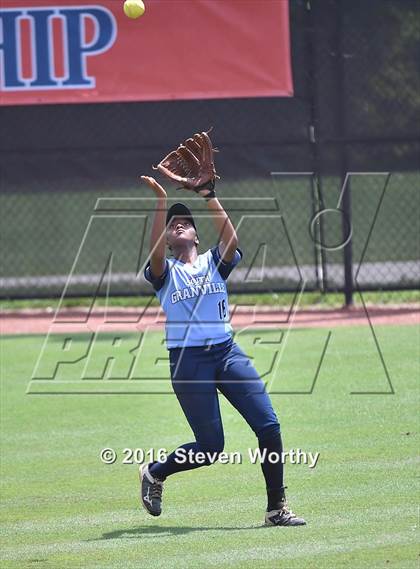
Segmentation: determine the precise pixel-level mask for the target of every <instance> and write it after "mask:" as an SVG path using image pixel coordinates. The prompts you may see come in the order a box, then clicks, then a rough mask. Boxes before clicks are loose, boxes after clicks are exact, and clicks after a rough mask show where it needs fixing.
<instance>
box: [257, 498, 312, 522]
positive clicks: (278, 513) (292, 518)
mask: <svg viewBox="0 0 420 569" xmlns="http://www.w3.org/2000/svg"><path fill="white" fill-rule="evenodd" d="M265 525H266V526H305V525H306V522H305V520H304V519H303V518H298V517H297V516H296V514H294V513H293V512H292V510H289V508H288V507H287V504H286V502H285V503H284V505H283V506H282V507H281V508H280V509H279V510H271V511H270V512H266V513H265Z"/></svg>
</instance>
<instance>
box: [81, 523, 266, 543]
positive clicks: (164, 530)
mask: <svg viewBox="0 0 420 569" xmlns="http://www.w3.org/2000/svg"><path fill="white" fill-rule="evenodd" d="M264 527H267V526H265V525H263V524H260V525H252V526H246V527H243V526H242V527H221V526H215V527H203V526H199V527H190V526H180V527H176V526H138V527H135V528H131V529H128V528H127V529H117V530H115V531H110V532H107V533H103V534H102V536H101V537H98V538H96V539H87V540H86V541H101V540H104V539H127V538H137V537H142V536H143V537H144V536H156V535H163V534H169V535H184V534H188V533H191V532H194V531H240V530H251V529H259V528H264Z"/></svg>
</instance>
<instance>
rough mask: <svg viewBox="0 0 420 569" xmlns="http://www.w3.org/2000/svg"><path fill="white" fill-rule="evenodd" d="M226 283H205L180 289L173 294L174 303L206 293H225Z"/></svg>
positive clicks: (172, 300)
mask: <svg viewBox="0 0 420 569" xmlns="http://www.w3.org/2000/svg"><path fill="white" fill-rule="evenodd" d="M225 292H226V285H225V283H224V282H216V283H212V282H210V283H204V284H201V285H196V286H189V287H186V288H183V289H180V290H176V291H174V292H173V293H172V295H171V302H172V304H176V303H177V302H179V301H180V300H186V299H187V298H194V297H195V296H199V295H200V294H201V295H205V294H218V293H225Z"/></svg>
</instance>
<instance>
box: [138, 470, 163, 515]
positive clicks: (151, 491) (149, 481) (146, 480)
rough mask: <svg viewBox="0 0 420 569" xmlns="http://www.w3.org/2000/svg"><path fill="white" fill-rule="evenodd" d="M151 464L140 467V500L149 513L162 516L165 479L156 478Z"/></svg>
mask: <svg viewBox="0 0 420 569" xmlns="http://www.w3.org/2000/svg"><path fill="white" fill-rule="evenodd" d="M149 466H150V465H149V464H144V465H143V466H141V467H140V468H139V478H140V500H141V503H142V504H143V507H144V508H145V509H146V510H147V511H148V512H149V514H151V515H152V516H160V514H161V513H162V508H161V505H162V490H163V480H159V479H158V478H154V477H153V476H152V475H151V474H150V472H149Z"/></svg>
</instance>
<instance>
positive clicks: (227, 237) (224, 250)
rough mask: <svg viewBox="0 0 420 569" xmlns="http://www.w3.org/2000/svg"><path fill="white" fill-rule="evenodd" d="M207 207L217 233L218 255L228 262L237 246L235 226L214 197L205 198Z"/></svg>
mask: <svg viewBox="0 0 420 569" xmlns="http://www.w3.org/2000/svg"><path fill="white" fill-rule="evenodd" d="M207 207H208V209H209V211H210V212H211V215H212V219H213V222H214V225H215V226H216V230H217V232H218V234H219V251H220V257H221V259H222V261H225V262H226V263H230V261H232V259H233V258H234V256H235V251H236V249H237V247H238V237H237V235H236V231H235V228H234V226H233V224H232V222H231V220H230V219H229V217H228V215H227V213H226V212H225V210H224V209H223V206H222V204H221V203H220V202H219V200H218V199H217V198H216V197H214V198H211V199H207Z"/></svg>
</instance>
